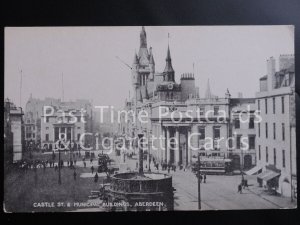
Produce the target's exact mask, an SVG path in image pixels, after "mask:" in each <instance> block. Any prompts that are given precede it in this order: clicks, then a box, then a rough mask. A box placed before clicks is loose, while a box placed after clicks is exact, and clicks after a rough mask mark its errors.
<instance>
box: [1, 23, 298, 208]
mask: <svg viewBox="0 0 300 225" xmlns="http://www.w3.org/2000/svg"><path fill="white" fill-rule="evenodd" d="M294 30H295V27H294V26H293V25H264V26H262V25H253V26H105V27H104V26H82V27H76V26H74V27H64V26H62V27H55V26H53V27H5V30H4V49H5V54H4V61H5V62H4V69H5V71H4V81H5V83H4V85H5V86H4V97H5V98H4V202H3V207H4V211H5V212H12V213H14V212H113V211H211V210H252V209H255V210H256V209H295V208H297V162H296V111H295V110H296V109H295V52H294V48H295V46H294V43H295V40H294Z"/></svg>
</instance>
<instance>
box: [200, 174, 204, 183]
mask: <svg viewBox="0 0 300 225" xmlns="http://www.w3.org/2000/svg"><path fill="white" fill-rule="evenodd" d="M199 178H200V183H202V179H203V177H202V175H201V174H200V175H199Z"/></svg>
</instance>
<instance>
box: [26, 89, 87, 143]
mask: <svg viewBox="0 0 300 225" xmlns="http://www.w3.org/2000/svg"><path fill="white" fill-rule="evenodd" d="M44 106H53V107H56V108H61V109H64V110H72V109H78V110H80V109H84V110H86V112H87V114H88V116H89V118H90V119H92V117H93V115H92V104H91V102H90V101H89V100H85V99H77V100H75V101H61V99H55V98H49V97H47V98H45V99H43V100H42V99H38V98H33V97H32V95H30V97H29V99H28V101H27V103H26V107H25V115H24V120H25V142H26V146H27V147H30V148H32V147H33V146H35V148H40V147H42V146H41V139H42V137H41V124H42V122H41V118H42V116H43V113H44V112H43V107H44ZM92 126H93V124H92V122H91V121H89V123H88V130H92Z"/></svg>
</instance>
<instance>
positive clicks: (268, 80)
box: [256, 55, 297, 197]
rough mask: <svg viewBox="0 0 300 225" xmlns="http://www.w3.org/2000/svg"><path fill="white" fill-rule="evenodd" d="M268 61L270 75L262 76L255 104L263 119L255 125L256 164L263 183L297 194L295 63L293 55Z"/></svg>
mask: <svg viewBox="0 0 300 225" xmlns="http://www.w3.org/2000/svg"><path fill="white" fill-rule="evenodd" d="M275 64H276V63H275V59H274V58H273V57H271V58H270V59H268V60H267V75H266V76H263V77H262V78H260V91H259V92H257V93H256V105H257V109H258V111H259V112H260V116H261V118H262V121H261V123H259V124H257V127H256V137H257V138H256V140H257V143H256V145H257V148H256V155H257V165H258V166H260V167H261V168H262V170H263V173H262V174H260V175H259V178H258V179H259V182H260V183H261V185H262V186H265V187H267V188H269V189H275V190H276V191H277V192H278V193H280V194H282V195H283V196H290V197H295V193H296V192H295V190H296V189H297V188H296V187H297V179H296V177H297V176H296V132H295V89H294V87H295V69H294V68H295V63H294V55H281V56H280V57H279V71H278V72H276V69H275Z"/></svg>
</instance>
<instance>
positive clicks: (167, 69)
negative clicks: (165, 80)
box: [164, 45, 174, 73]
mask: <svg viewBox="0 0 300 225" xmlns="http://www.w3.org/2000/svg"><path fill="white" fill-rule="evenodd" d="M170 72H173V73H174V69H173V67H172V59H171V53H170V47H169V45H168V50H167V57H166V67H165V69H164V73H170Z"/></svg>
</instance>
